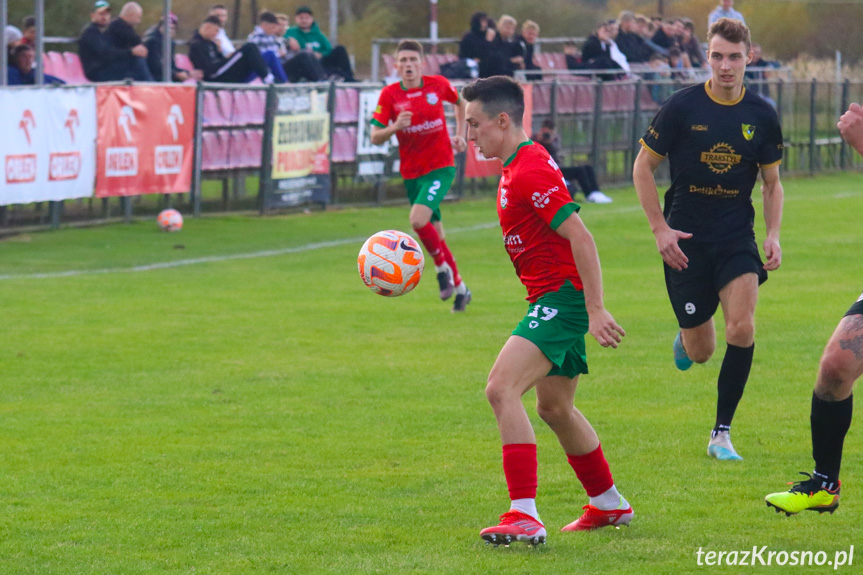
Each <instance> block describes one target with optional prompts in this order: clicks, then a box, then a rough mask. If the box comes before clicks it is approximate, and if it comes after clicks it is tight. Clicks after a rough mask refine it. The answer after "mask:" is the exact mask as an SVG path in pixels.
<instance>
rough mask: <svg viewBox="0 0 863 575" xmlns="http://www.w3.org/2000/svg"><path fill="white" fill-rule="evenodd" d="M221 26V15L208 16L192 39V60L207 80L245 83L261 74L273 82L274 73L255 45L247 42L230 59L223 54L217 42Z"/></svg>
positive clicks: (266, 79) (265, 80) (190, 45)
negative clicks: (219, 16)
mask: <svg viewBox="0 0 863 575" xmlns="http://www.w3.org/2000/svg"><path fill="white" fill-rule="evenodd" d="M221 29H222V23H221V21H220V20H219V18H218V17H217V16H207V19H206V20H204V22H203V23H202V24H201V26H200V27H199V28H198V30H197V31H196V32H195V35H194V36H192V39H191V40H190V41H189V60H191V61H192V65H193V66H195V68H197V69H198V70H200V71H201V72H203V75H204V80H206V81H208V82H227V83H231V84H243V83H246V82H250V81H251V80H253V79H254V78H255V76H257V77H259V78H261V79H262V80H263V81H264V83H266V84H271V83H272V82H273V79H274V78H273V75H272V74H271V73H270V70H269V68H268V67H267V64H266V63H265V62H264V59H263V58H262V57H261V51H260V50H258V47H257V46H255V45H254V44H251V43H246V44H243V47H242V48H240V49H239V50H237V51H236V52H234V53H233V54H232V55H231V57H230V58H226V57H225V56H224V55H223V54H222V51H221V49H220V48H219V45H218V44H217V43H216V38H217V37H218V36H219V30H221Z"/></svg>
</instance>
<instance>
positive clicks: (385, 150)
mask: <svg viewBox="0 0 863 575" xmlns="http://www.w3.org/2000/svg"><path fill="white" fill-rule="evenodd" d="M380 96H381V91H380V90H364V91H360V114H359V116H360V120H359V124H358V125H357V176H359V177H360V178H368V177H374V176H381V175H384V174H386V173H388V166H387V163H388V162H389V163H391V162H393V161H395V162H396V166H395V167H393V166H392V165H390V166H389V170H394V171H396V172H397V171H398V158H395V159H394V157H395V155H396V154H395V153H391V150H392V149H393V148H395V147H397V146H398V145H399V144H398V140H396V137H395V135H393V137H392V138H390V139H389V141H386V142H384V143H383V144H381V145H380V146H375V145H374V144H372V126H371V123H370V122H371V121H372V116H373V115H374V113H375V108H376V107H377V105H378V99H380Z"/></svg>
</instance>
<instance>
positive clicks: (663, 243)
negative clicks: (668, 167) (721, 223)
mask: <svg viewBox="0 0 863 575" xmlns="http://www.w3.org/2000/svg"><path fill="white" fill-rule="evenodd" d="M664 159H665V158H663V157H660V156H658V155H657V154H655V153H653V152H651V151H650V150H648V149H647V148H645V147H644V146H642V148H641V151H640V152H639V153H638V156H637V157H636V158H635V164H634V165H633V166H632V183H633V184H635V193H636V194H638V201H639V202H641V207H642V209H643V210H644V213H645V215H646V216H647V221H648V223H649V224H650V231H652V232H653V235H654V237H656V248H657V249H658V250H659V253H660V255H662V261H664V262H665V263H666V264H668V265H669V266H670V267H672V268H674V269H676V270H683V269H686V267H687V264H688V262H689V258H687V257H686V254H684V253H683V251H682V250H681V249H680V246H679V245H677V242H678V241H679V240H681V239H688V238H691V237H692V234H690V233H685V232H681V231H678V230H673V229H671V227H670V226H669V225H668V223H666V221H665V216H664V215H663V214H662V207H661V206H660V205H659V192H658V191H657V189H656V179H655V178H654V176H653V174H654V172H656V169H657V168H658V167H659V165H660V164H661V163H662V161H663V160H664Z"/></svg>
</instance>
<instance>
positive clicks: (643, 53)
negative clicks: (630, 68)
mask: <svg viewBox="0 0 863 575" xmlns="http://www.w3.org/2000/svg"><path fill="white" fill-rule="evenodd" d="M617 20H618V23H619V26H620V28H619V30H618V32H617V38H615V39H614V41H615V42H616V43H617V47H618V48H619V49H620V51H621V52H623V55H624V56H626V60H627V61H628V62H629V63H631V64H643V63H646V62H648V61H650V56H651V55H652V54H653V49H652V48H651V47H650V46H648V45H647V43H646V42H645V41H644V38H642V37H641V35H640V34H639V33H638V32H636V26H637V24H636V19H635V14H634V13H632V12H631V11H629V10H624V11H623V12H621V13H620V14H619V15H618V17H617Z"/></svg>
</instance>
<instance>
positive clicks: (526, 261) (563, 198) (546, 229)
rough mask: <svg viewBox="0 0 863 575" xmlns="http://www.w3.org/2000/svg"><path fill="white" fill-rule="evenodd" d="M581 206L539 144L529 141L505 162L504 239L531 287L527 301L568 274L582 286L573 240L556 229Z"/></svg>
mask: <svg viewBox="0 0 863 575" xmlns="http://www.w3.org/2000/svg"><path fill="white" fill-rule="evenodd" d="M578 210H579V206H578V205H577V204H575V203H573V201H572V197H571V196H570V195H569V191H568V190H567V188H566V183H565V182H564V180H563V174H561V173H560V168H558V167H557V164H556V163H555V162H554V160H552V159H551V156H549V155H548V152H546V151H545V148H543V147H542V146H540V145H539V144H534V143H533V142H530V141H528V142H525V143H524V144H522V145H520V146H519V147H518V150H516V153H515V154H514V155H513V156H512V157H511V158H510V159H509V160H507V161H506V163H504V165H503V175H502V176H501V178H500V185H499V186H498V189H497V216H498V218H499V219H500V227H501V229H502V230H503V244H504V246H505V247H506V251H507V252H508V253H509V257H510V259H511V260H512V263H513V265H514V266H515V273H516V274H517V275H518V279H520V280H521V283H523V284H524V286H525V287H526V288H527V300H528V301H530V302H535V301H536V300H537V299H539V297H540V296H541V295H543V294H545V293H547V292H552V291H556V290H557V289H559V288H560V286H562V285H563V284H564V282H566V280H570V281H572V284H573V285H574V286H575V287H576V289H579V290H582V289H584V287H583V286H582V284H581V278H580V277H579V275H578V269H576V267H575V260H574V259H573V257H572V248H571V247H570V244H569V241H568V240H567V239H565V238H563V237H562V236H560V235H559V234H558V233H557V232H556V231H555V229H556V228H557V226H559V225H560V224H561V223H562V222H563V221H564V220H565V219H566V218H568V217H569V215H570V214H572V213H573V212H577V211H578Z"/></svg>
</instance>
